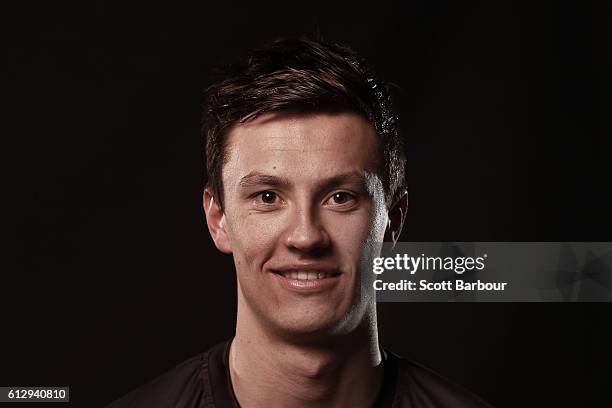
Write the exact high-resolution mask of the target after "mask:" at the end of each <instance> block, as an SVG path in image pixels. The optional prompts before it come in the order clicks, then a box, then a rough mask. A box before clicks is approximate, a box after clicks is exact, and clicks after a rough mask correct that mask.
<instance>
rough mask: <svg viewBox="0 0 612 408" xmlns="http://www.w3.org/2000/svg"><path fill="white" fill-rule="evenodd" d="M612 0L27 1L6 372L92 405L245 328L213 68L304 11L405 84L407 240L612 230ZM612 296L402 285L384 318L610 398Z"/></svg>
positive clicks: (455, 368) (577, 394)
mask: <svg viewBox="0 0 612 408" xmlns="http://www.w3.org/2000/svg"><path fill="white" fill-rule="evenodd" d="M610 11H611V10H610V6H609V5H608V4H607V2H598V3H597V4H595V5H591V4H588V3H587V2H573V3H565V2H539V3H537V4H536V3H535V2H525V3H518V2H516V3H510V2H498V1H493V2H491V1H454V2H446V1H431V0H420V1H405V2H396V3H390V2H382V1H377V2H370V3H363V4H361V3H353V2H351V3H345V4H337V3H335V2H331V1H325V2H318V3H317V2H279V3H275V4H272V3H270V4H261V3H257V2H254V3H244V4H237V3H234V2H223V3H221V2H218V3H212V2H208V3H207V2H204V1H202V2H200V4H199V5H197V6H195V5H193V4H191V5H186V4H177V3H174V2H167V3H166V4H159V5H155V4H152V3H150V2H142V3H140V4H138V3H130V4H127V3H125V2H116V3H110V2H102V1H97V2H93V1H88V2H81V3H73V4H67V3H58V2H46V3H42V2H41V3H40V4H35V3H23V4H22V5H21V6H19V7H18V8H12V9H6V8H5V9H4V11H3V12H2V17H1V19H2V31H3V34H2V37H3V40H4V41H5V43H6V45H5V46H4V47H3V49H4V56H5V57H8V62H7V63H5V64H3V65H4V69H3V70H5V71H6V72H5V74H3V77H4V78H6V79H8V86H5V87H3V88H4V90H3V95H4V97H5V98H6V100H7V102H8V105H9V107H8V108H5V109H3V116H5V117H4V119H3V127H6V129H5V130H4V131H3V135H2V144H3V145H4V148H3V149H2V150H3V154H2V156H4V160H3V163H4V164H5V166H3V167H6V168H5V169H4V171H3V175H4V177H5V178H6V181H5V182H4V183H3V184H4V188H3V191H4V193H5V194H3V195H4V199H3V201H4V204H8V207H9V208H8V210H6V211H5V215H4V217H3V218H4V221H3V224H4V226H5V228H3V230H4V232H5V236H7V237H8V241H9V242H10V243H9V245H8V246H5V247H4V249H5V251H6V253H5V255H4V256H3V258H4V262H3V264H4V265H5V267H3V268H2V269H3V271H2V275H3V276H2V281H1V282H0V285H1V286H0V288H1V294H2V301H1V302H2V303H1V307H2V316H3V319H2V329H0V333H1V337H2V347H1V349H2V351H1V354H0V357H1V359H2V360H1V366H0V384H2V385H24V386H25V385H69V386H70V387H71V398H72V403H71V404H70V405H71V406H84V407H94V406H101V405H103V404H105V403H108V402H109V401H111V400H112V399H114V398H117V397H119V396H121V395H123V394H124V393H126V392H127V391H129V390H131V389H132V388H134V387H135V386H137V385H140V384H143V383H144V382H146V381H148V380H150V379H152V378H154V377H156V376H157V375H159V374H161V373H162V372H164V371H165V370H167V369H169V368H171V367H173V366H174V365H175V364H177V363H178V362H180V361H182V360H184V359H186V358H188V357H191V356H192V355H194V354H196V353H198V352H200V351H203V350H205V349H207V348H209V347H210V346H212V345H213V344H215V343H217V342H219V341H221V340H224V339H226V338H228V337H230V336H231V335H232V333H233V326H234V323H235V321H234V314H235V282H234V272H233V264H232V260H231V258H229V257H227V256H223V255H221V254H220V253H218V252H216V250H215V249H214V246H213V244H212V241H211V239H210V237H209V235H208V232H207V230H206V227H205V222H204V217H203V213H202V211H201V208H200V202H201V198H200V197H201V190H202V186H203V184H204V180H205V179H204V161H203V149H202V143H201V142H202V141H201V139H200V135H199V131H198V128H199V114H200V104H201V91H202V90H203V89H204V87H205V86H206V84H207V72H209V69H210V67H212V66H214V65H218V64H222V63H227V62H230V61H232V60H234V59H235V58H236V56H237V55H239V54H240V53H241V52H243V51H244V50H245V49H248V48H250V47H252V46H254V45H258V44H260V43H262V42H263V41H267V40H270V39H272V38H275V37H276V36H280V35H292V34H302V33H306V34H311V35H314V34H316V33H317V32H320V33H322V34H323V36H324V37H325V38H326V39H328V40H333V41H338V42H342V43H346V44H348V45H350V46H352V47H353V48H354V49H355V50H357V51H358V52H359V53H361V54H362V55H364V56H365V57H366V58H367V59H368V60H369V61H370V63H371V64H372V65H373V66H374V67H375V68H376V69H377V71H378V72H379V74H380V75H381V76H382V77H383V78H385V79H387V80H388V81H390V82H392V83H394V84H395V85H396V87H395V89H396V90H395V93H396V94H397V99H398V104H399V107H400V113H401V118H402V126H403V129H404V133H405V135H406V140H407V144H408V149H409V151H408V159H409V160H408V178H409V188H410V208H409V213H408V220H407V224H406V226H405V231H404V234H403V236H402V239H403V240H411V241H428V240H430V241H611V240H612V229H611V226H612V215H611V211H610V209H611V207H612V206H611V200H610V194H609V191H610V190H611V188H610V173H611V172H610V171H609V166H610V162H609V161H608V160H607V159H608V157H609V156H610V152H612V148H611V143H610V134H611V130H612V129H611V126H610V115H609V113H608V112H609V110H608V109H609V108H610V104H609V101H610V95H611V92H610V91H611V90H612V89H611V86H610V75H609V74H610V52H609V51H610V34H611V33H610V28H609V27H610V21H609V17H610ZM7 226H8V227H7ZM610 306H611V305H610V304H381V305H380V307H379V313H380V331H381V339H382V342H383V344H384V345H385V346H387V347H389V348H390V349H392V350H394V351H396V352H398V353H399V354H402V355H404V356H406V357H409V358H413V359H415V360H417V361H419V362H421V363H423V364H425V365H428V366H430V367H431V368H433V369H435V370H437V371H439V372H440V373H442V374H444V375H446V376H448V377H449V378H451V379H454V380H456V381H458V382H460V383H461V384H464V385H465V386H467V387H468V388H471V389H472V390H474V391H476V392H477V393H479V394H480V395H482V396H483V397H484V398H485V399H487V400H488V401H490V402H491V403H493V404H494V405H496V406H499V407H516V406H530V407H531V406H532V407H542V406H551V407H552V406H554V407H560V406H564V407H565V406H567V407H569V406H601V405H597V404H596V402H597V401H599V402H600V403H601V401H602V400H603V398H604V397H605V396H608V395H609V390H608V388H609V384H610V374H609V372H610V371H609V370H610V354H609V350H610V344H611V343H612V335H611V334H610V333H609V331H607V329H608V328H609V326H610V316H611V315H612V313H611V312H612V308H611V307H610ZM604 387H607V388H604ZM607 403H608V404H609V403H610V398H609V396H608V397H607ZM21 406H23V405H21Z"/></svg>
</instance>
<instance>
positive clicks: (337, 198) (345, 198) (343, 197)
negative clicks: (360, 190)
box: [328, 191, 356, 205]
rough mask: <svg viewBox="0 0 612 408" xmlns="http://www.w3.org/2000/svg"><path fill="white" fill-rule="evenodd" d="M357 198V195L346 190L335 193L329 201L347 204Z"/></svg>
mask: <svg viewBox="0 0 612 408" xmlns="http://www.w3.org/2000/svg"><path fill="white" fill-rule="evenodd" d="M355 200H356V197H355V195H354V194H351V193H347V192H346V191H338V192H336V193H334V194H333V195H332V196H331V197H330V198H329V200H328V201H329V202H330V204H332V205H347V204H351V203H353V202H354V201H355Z"/></svg>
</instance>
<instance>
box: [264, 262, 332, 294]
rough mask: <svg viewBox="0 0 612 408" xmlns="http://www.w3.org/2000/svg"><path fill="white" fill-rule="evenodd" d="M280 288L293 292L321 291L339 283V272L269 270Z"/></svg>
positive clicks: (313, 292)
mask: <svg viewBox="0 0 612 408" xmlns="http://www.w3.org/2000/svg"><path fill="white" fill-rule="evenodd" d="M271 272H272V276H276V279H275V280H276V281H277V284H278V285H280V287H281V288H284V289H285V290H288V291H289V292H293V293H295V294H301V295H308V294H316V293H323V292H326V291H328V290H332V289H333V288H334V287H336V286H337V285H339V282H340V273H339V272H336V270H331V269H328V270H321V269H303V270H302V269H293V268H291V269H288V270H271Z"/></svg>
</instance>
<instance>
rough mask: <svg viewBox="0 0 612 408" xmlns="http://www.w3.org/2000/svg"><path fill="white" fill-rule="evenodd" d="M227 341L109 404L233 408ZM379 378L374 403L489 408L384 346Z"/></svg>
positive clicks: (401, 407)
mask: <svg viewBox="0 0 612 408" xmlns="http://www.w3.org/2000/svg"><path fill="white" fill-rule="evenodd" d="M230 344H231V341H226V342H223V343H221V344H218V345H216V346H215V347H213V348H211V349H210V350H208V351H207V352H205V353H201V354H198V355H197V356H195V357H192V358H190V359H189V360H187V361H185V362H183V363H181V364H179V365H178V366H176V367H175V368H174V369H172V370H171V371H169V372H167V373H166V374H164V375H162V376H160V377H158V378H157V379H155V380H153V381H151V382H150V383H148V384H146V385H143V386H142V387H140V388H138V389H136V390H134V391H132V392H131V393H129V394H128V395H126V396H124V397H123V398H121V399H119V400H117V401H115V402H113V403H111V404H110V405H109V406H108V408H127V407H135V408H141V407H142V408H162V407H163V408H170V407H172V408H236V407H239V405H238V403H237V401H236V398H235V396H234V391H233V389H232V385H231V379H230V375H229V365H228V357H229V345H230ZM383 368H384V374H383V383H382V387H381V389H380V392H379V394H378V397H377V400H376V403H375V404H374V408H434V407H435V408H438V407H445V408H468V407H469V408H480V407H490V405H488V404H486V403H485V402H483V401H482V400H481V399H480V398H478V397H476V396H475V395H474V394H472V393H470V392H469V391H467V390H465V389H464V388H462V387H460V386H458V385H456V384H454V383H452V382H450V381H449V380H446V379H445V378H443V377H441V376H439V375H438V374H436V373H434V372H432V371H430V370H428V369H426V368H424V367H421V366H419V365H417V364H415V363H412V362H410V361H408V360H405V359H403V358H401V357H399V356H397V355H396V354H394V353H391V352H388V351H386V350H383Z"/></svg>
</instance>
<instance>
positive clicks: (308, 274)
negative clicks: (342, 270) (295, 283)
mask: <svg viewBox="0 0 612 408" xmlns="http://www.w3.org/2000/svg"><path fill="white" fill-rule="evenodd" d="M274 273H276V274H277V275H281V276H282V277H284V278H287V279H297V280H317V279H327V278H332V277H334V276H338V275H340V274H339V273H332V272H319V271H286V272H283V271H275V272H274Z"/></svg>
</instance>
